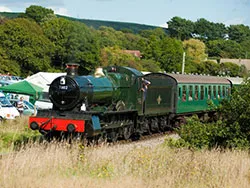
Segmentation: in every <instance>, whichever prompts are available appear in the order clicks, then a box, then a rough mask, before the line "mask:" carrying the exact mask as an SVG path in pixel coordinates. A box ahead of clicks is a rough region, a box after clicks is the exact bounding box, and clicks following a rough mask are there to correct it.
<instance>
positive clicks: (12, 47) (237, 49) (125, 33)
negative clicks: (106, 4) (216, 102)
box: [0, 5, 250, 76]
mask: <svg viewBox="0 0 250 188" xmlns="http://www.w3.org/2000/svg"><path fill="white" fill-rule="evenodd" d="M168 25H169V29H168V31H169V32H166V31H165V29H163V28H156V29H152V30H141V31H140V32H138V33H134V32H132V31H131V30H129V29H126V28H125V29H123V30H121V31H118V30H115V29H113V28H111V27H106V26H101V27H99V28H98V29H96V28H93V27H88V26H86V25H85V24H83V23H81V22H79V21H77V20H76V21H75V20H72V19H67V18H64V17H57V16H56V15H55V14H54V12H53V10H51V9H47V8H44V7H41V6H34V5H32V6H30V7H28V8H27V9H26V11H25V13H22V14H19V16H18V17H17V18H5V17H1V18H0V40H1V43H0V62H1V64H0V72H1V73H7V72H9V73H11V74H13V75H21V76H27V75H31V74H34V73H37V72H39V71H48V72H58V71H64V68H65V64H67V63H72V62H74V63H79V64H80V65H81V66H80V67H81V68H80V72H81V74H87V73H89V72H90V71H92V70H93V69H94V68H95V67H98V66H105V65H114V64H116V65H124V66H130V67H134V68H137V69H139V70H141V71H150V72H156V71H166V72H173V71H174V72H180V71H181V65H182V58H183V52H186V69H185V72H187V73H201V74H211V75H218V74H220V73H222V72H224V73H226V74H228V75H230V76H243V75H245V74H246V73H247V71H246V68H245V67H244V66H241V67H239V66H238V65H235V64H233V63H230V62H228V63H223V64H220V63H215V62H214V61H208V60H206V59H207V58H208V57H213V58H214V59H219V58H244V57H247V56H248V53H249V49H248V46H249V45H248V44H250V38H249V36H250V34H249V33H250V30H249V27H248V26H244V25H234V26H229V27H225V26H224V25H223V24H217V23H212V22H208V21H207V20H205V19H200V20H198V21H197V22H195V23H193V22H191V21H189V20H185V19H182V18H179V17H174V18H172V19H171V20H170V21H169V22H168ZM125 50H139V51H140V52H141V54H142V57H141V58H138V57H135V56H134V55H131V54H128V53H126V51H125ZM244 55H245V56H244ZM247 58H248V57H247ZM225 70H226V71H225Z"/></svg>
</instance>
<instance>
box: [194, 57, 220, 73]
mask: <svg viewBox="0 0 250 188" xmlns="http://www.w3.org/2000/svg"><path fill="white" fill-rule="evenodd" d="M219 71H220V65H219V64H218V63H216V62H214V61H204V62H202V63H200V66H198V67H197V72H198V73H199V74H209V75H212V76H217V75H218V73H219Z"/></svg>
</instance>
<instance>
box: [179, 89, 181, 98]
mask: <svg viewBox="0 0 250 188" xmlns="http://www.w3.org/2000/svg"><path fill="white" fill-rule="evenodd" d="M180 98H181V88H180V87H179V98H178V99H180Z"/></svg>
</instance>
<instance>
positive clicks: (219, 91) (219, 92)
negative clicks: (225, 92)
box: [218, 86, 221, 99]
mask: <svg viewBox="0 0 250 188" xmlns="http://www.w3.org/2000/svg"><path fill="white" fill-rule="evenodd" d="M220 97H221V90H220V86H218V99H219V98H220Z"/></svg>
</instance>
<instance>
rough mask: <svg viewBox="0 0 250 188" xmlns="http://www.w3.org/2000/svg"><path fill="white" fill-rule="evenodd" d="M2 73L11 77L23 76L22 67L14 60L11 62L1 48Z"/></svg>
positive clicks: (0, 68) (0, 65)
mask: <svg viewBox="0 0 250 188" xmlns="http://www.w3.org/2000/svg"><path fill="white" fill-rule="evenodd" d="M0 62H1V63H0V73H2V74H7V73H10V74H11V75H21V67H20V65H19V64H18V63H17V62H16V61H13V60H10V59H9V57H8V55H7V54H6V51H5V50H4V49H3V48H2V47H0Z"/></svg>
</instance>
